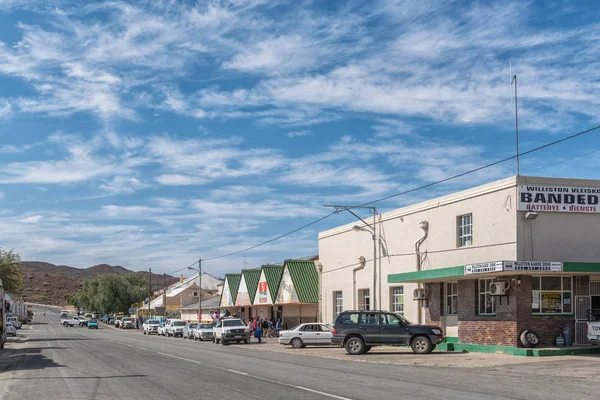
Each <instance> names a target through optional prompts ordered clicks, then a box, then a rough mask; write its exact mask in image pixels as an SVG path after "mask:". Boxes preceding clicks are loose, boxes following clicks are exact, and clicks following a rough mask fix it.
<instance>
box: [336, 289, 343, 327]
mask: <svg viewBox="0 0 600 400" xmlns="http://www.w3.org/2000/svg"><path fill="white" fill-rule="evenodd" d="M333 304H334V305H335V309H334V310H333V320H334V321H335V320H336V319H337V317H338V315H340V313H341V312H342V311H344V297H343V295H342V291H341V290H338V291H336V292H333Z"/></svg>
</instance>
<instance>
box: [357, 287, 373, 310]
mask: <svg viewBox="0 0 600 400" xmlns="http://www.w3.org/2000/svg"><path fill="white" fill-rule="evenodd" d="M370 293H371V292H370V290H369V289H359V290H358V309H359V310H370V309H371V296H370Z"/></svg>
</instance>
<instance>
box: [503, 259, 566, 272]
mask: <svg viewBox="0 0 600 400" xmlns="http://www.w3.org/2000/svg"><path fill="white" fill-rule="evenodd" d="M504 271H527V272H561V271H562V263H561V262H555V261H504Z"/></svg>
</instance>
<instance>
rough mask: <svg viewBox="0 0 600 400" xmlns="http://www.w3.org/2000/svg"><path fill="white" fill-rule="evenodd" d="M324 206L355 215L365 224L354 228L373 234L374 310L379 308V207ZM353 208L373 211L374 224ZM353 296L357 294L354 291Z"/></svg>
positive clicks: (353, 228)
mask: <svg viewBox="0 0 600 400" xmlns="http://www.w3.org/2000/svg"><path fill="white" fill-rule="evenodd" d="M323 207H332V208H335V212H336V213H340V212H342V211H348V212H349V213H350V214H352V215H354V216H355V217H356V218H358V219H359V220H360V221H362V222H363V223H364V224H365V225H364V226H358V225H354V226H353V227H352V230H353V231H355V232H357V231H366V232H370V233H371V234H372V235H373V310H377V292H376V291H377V225H376V224H377V208H376V207H368V206H341V205H324V206H323ZM353 208H368V209H369V211H370V212H372V213H373V225H371V224H369V223H368V222H367V221H365V220H364V219H362V218H361V217H360V216H358V214H356V213H355V212H354V211H352V209H353ZM352 295H353V296H355V295H356V294H355V293H353V294H352Z"/></svg>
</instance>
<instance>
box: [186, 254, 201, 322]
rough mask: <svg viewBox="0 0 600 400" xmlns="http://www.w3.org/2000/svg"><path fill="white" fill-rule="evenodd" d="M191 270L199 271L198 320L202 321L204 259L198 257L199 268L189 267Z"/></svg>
mask: <svg viewBox="0 0 600 400" xmlns="http://www.w3.org/2000/svg"><path fill="white" fill-rule="evenodd" d="M188 269H189V270H190V271H198V283H199V286H200V290H199V291H198V322H201V321H202V259H201V258H199V259H198V268H197V269H196V268H194V267H192V266H190V267H188Z"/></svg>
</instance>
